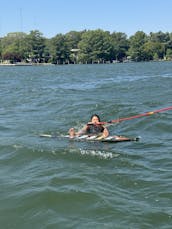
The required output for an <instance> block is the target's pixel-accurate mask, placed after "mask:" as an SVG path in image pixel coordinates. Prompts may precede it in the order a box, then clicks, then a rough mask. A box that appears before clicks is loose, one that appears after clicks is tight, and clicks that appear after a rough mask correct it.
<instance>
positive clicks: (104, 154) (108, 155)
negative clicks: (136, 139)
mask: <svg viewBox="0 0 172 229" xmlns="http://www.w3.org/2000/svg"><path fill="white" fill-rule="evenodd" d="M80 153H81V155H89V156H93V157H99V158H102V159H112V158H114V157H118V156H119V154H113V153H111V152H106V151H101V150H85V149H80Z"/></svg>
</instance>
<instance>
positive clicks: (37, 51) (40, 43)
mask: <svg viewBox="0 0 172 229" xmlns="http://www.w3.org/2000/svg"><path fill="white" fill-rule="evenodd" d="M26 41H27V50H28V54H27V55H28V57H29V59H30V61H31V62H34V63H42V62H44V60H45V59H44V49H45V38H44V37H43V35H42V33H41V32H39V31H38V30H34V31H31V32H30V34H29V35H28V36H27V38H26Z"/></svg>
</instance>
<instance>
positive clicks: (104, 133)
mask: <svg viewBox="0 0 172 229" xmlns="http://www.w3.org/2000/svg"><path fill="white" fill-rule="evenodd" d="M69 135H70V138H74V137H79V136H82V135H89V136H93V135H95V136H97V139H104V138H107V137H108V136H109V131H108V129H107V128H106V127H105V126H103V125H102V124H101V121H100V117H99V116H98V115H97V114H94V115H92V116H91V121H90V122H88V123H87V124H86V125H85V126H84V127H83V128H82V129H81V130H80V131H78V132H76V131H75V129H74V128H70V129H69ZM114 137H115V139H116V140H122V141H123V140H124V141H125V140H129V138H127V137H124V136H114Z"/></svg>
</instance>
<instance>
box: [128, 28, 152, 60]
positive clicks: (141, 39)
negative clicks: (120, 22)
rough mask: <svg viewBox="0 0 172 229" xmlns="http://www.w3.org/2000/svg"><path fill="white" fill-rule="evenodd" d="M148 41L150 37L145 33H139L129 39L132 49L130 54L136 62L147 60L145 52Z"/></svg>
mask: <svg viewBox="0 0 172 229" xmlns="http://www.w3.org/2000/svg"><path fill="white" fill-rule="evenodd" d="M147 40H148V37H147V35H146V34H145V33H144V32H143V31H138V32H136V33H135V34H134V35H133V36H131V37H130V38H129V44H130V48H129V50H128V54H129V55H130V56H131V58H132V59H133V60H134V61H145V60H146V59H147V57H146V54H145V50H144V44H145V43H146V42H147Z"/></svg>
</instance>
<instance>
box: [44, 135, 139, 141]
mask: <svg viewBox="0 0 172 229" xmlns="http://www.w3.org/2000/svg"><path fill="white" fill-rule="evenodd" d="M40 137H45V138H61V137H63V138H68V139H69V140H73V141H89V142H106V143H117V142H128V141H139V137H135V138H128V137H124V136H122V137H117V136H108V137H107V138H102V139H101V138H98V137H97V136H89V135H82V136H78V137H74V138H70V136H69V135H65V136H59V137H58V136H56V135H51V134H41V135H40Z"/></svg>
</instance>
